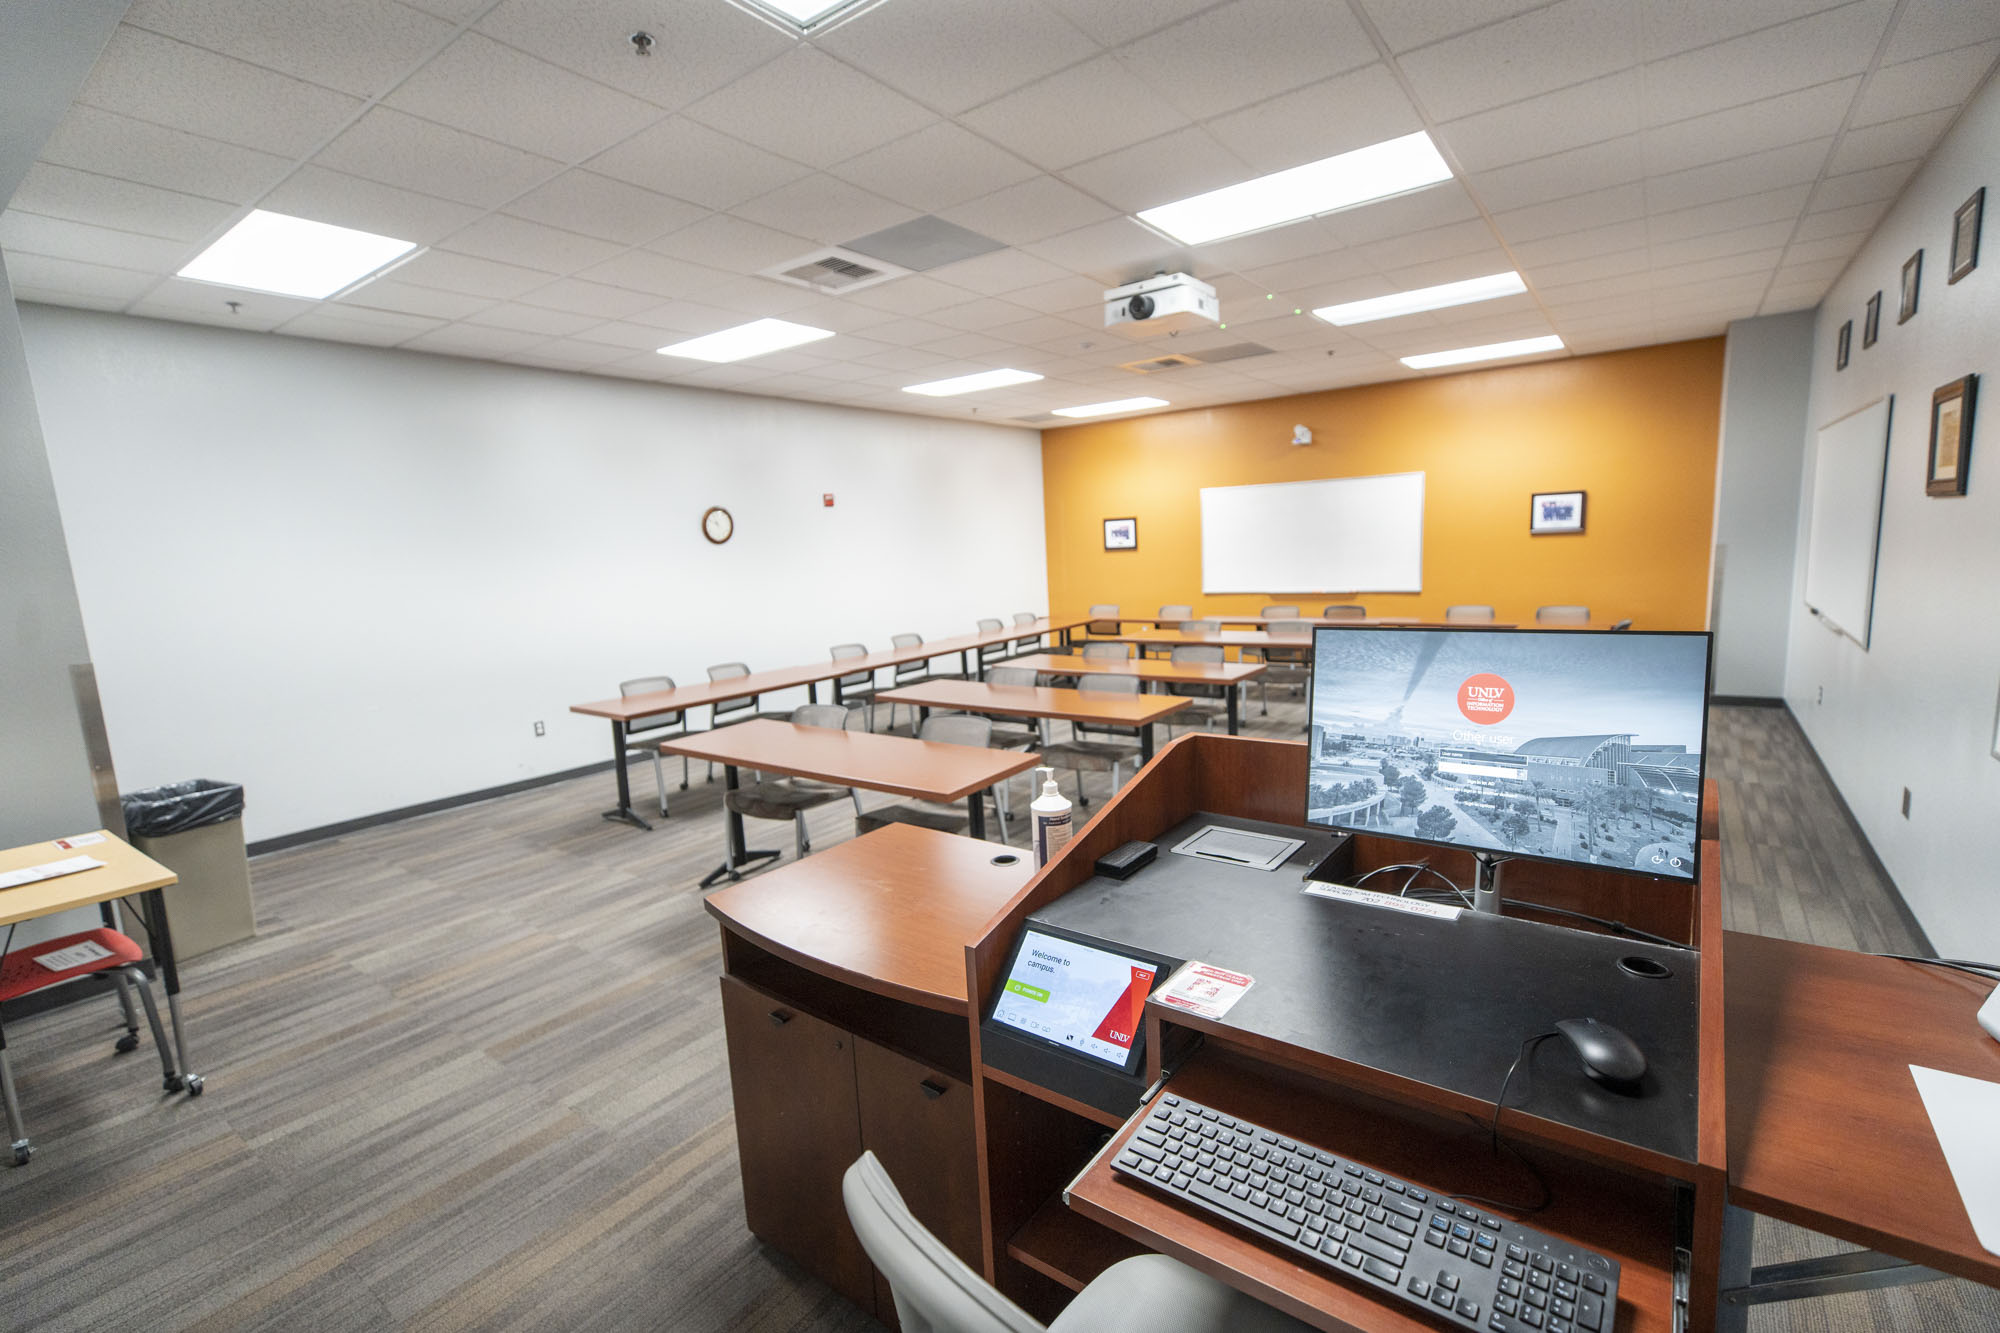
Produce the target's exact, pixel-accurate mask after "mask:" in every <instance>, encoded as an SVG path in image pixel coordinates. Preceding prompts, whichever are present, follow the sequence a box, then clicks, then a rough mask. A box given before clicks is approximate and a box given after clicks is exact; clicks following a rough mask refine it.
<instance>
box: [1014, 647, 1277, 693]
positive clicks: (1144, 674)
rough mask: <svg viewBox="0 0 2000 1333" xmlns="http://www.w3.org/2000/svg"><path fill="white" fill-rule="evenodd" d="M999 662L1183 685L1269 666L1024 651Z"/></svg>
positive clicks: (1242, 677)
mask: <svg viewBox="0 0 2000 1333" xmlns="http://www.w3.org/2000/svg"><path fill="white" fill-rule="evenodd" d="M1188 642H1190V643H1191V642H1193V640H1188ZM1001 665H1003V666H1010V667H1026V668H1027V669H1028V670H1030V671H1039V672H1041V673H1042V674H1044V675H1049V676H1087V675H1091V674H1094V673H1105V674H1113V675H1124V676H1137V677H1138V678H1139V679H1141V680H1170V681H1173V682H1175V683H1176V684H1183V685H1235V684H1238V683H1240V682H1242V681H1246V680H1255V679H1256V678H1257V677H1259V676H1261V675H1263V674H1264V673H1265V672H1267V671H1269V670H1270V669H1271V668H1270V665H1269V664H1268V663H1265V662H1173V661H1169V660H1168V659H1166V658H1162V657H1128V658H1126V659H1125V660H1124V661H1122V662H1119V661H1115V660H1107V659H1105V658H1101V657H1089V658H1086V657H1081V656H1074V655H1064V654H1062V653H1024V654H1023V655H1021V656H1020V657H1010V658H1008V659H1007V660H1006V661H1005V662H1004V663H1002V664H1001Z"/></svg>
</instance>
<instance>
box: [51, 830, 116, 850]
mask: <svg viewBox="0 0 2000 1333" xmlns="http://www.w3.org/2000/svg"><path fill="white" fill-rule="evenodd" d="M103 841H104V835H103V834H102V833H79V834H77V835H76V836H75V837H73V838H57V839H56V846H58V847H60V848H62V849H63V850H64V851H66V852H73V851H75V850H76V849H77V848H79V847H95V846H96V845H97V844H98V843H100V842H103Z"/></svg>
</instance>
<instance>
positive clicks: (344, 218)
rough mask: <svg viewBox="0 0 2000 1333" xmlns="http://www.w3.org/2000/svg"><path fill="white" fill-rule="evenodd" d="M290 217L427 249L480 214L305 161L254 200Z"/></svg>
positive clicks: (441, 200)
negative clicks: (345, 228)
mask: <svg viewBox="0 0 2000 1333" xmlns="http://www.w3.org/2000/svg"><path fill="white" fill-rule="evenodd" d="M258 207H260V208H267V209H270V210H271V211H273V212H277V213H289V214H291V215H293V216H294V217H302V218H311V219H312V220H313V221H315V222H330V223H332V224H333V225H334V226H336V227H355V228H358V229H359V230H361V231H372V232H374V233H376V234H377V235H379V236H394V237H397V238H398V239H400V240H405V241H414V242H416V243H417V244H418V245H431V244H434V243H435V242H437V241H439V240H441V239H443V238H444V237H445V236H448V235H450V234H451V233H452V232H455V231H457V230H458V229H459V228H460V227H463V226H466V225H467V224H468V223H470V222H472V221H473V220H474V219H476V218H477V217H478V216H479V214H480V210H479V209H476V208H472V207H469V206H467V205H465V204H461V203H457V202H454V201H453V200H450V199H439V198H437V197H436V196H435V195H428V194H419V193H416V192H415V191H412V190H404V189H400V188H398V187H396V186H394V185H384V184H382V183H381V182H379V181H371V180H363V179H361V178H360V177H359V176H349V175H347V174H346V173H344V172H339V171H329V170H327V169H326V168H324V167H318V166H313V165H311V164H310V163H308V164H307V165H305V166H302V167H300V168H299V169H298V170H297V171H296V172H294V173H293V174H292V175H291V176H289V177H287V178H286V179H285V182H284V183H283V184H282V185H280V186H278V187H277V188H276V189H274V190H272V191H271V192H270V193H269V194H268V195H266V196H264V198H263V199H262V200H260V201H259V202H258Z"/></svg>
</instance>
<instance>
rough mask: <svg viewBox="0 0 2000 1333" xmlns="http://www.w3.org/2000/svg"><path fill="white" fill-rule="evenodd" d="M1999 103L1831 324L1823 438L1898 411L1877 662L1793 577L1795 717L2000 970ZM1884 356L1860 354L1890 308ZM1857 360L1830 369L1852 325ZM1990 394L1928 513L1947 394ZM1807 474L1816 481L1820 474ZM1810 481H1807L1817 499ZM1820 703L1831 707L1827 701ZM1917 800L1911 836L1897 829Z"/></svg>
mask: <svg viewBox="0 0 2000 1333" xmlns="http://www.w3.org/2000/svg"><path fill="white" fill-rule="evenodd" d="M1996 162H2000V84H1996V83H1992V82H1989V83H1988V84H1987V85H1986V87H1985V88H1984V89H1982V90H1981V91H1980V92H1979V93H1978V94H1977V95H1976V96H1975V97H1974V99H1973V101H1972V102H1971V104H1970V105H1969V106H1968V107H1967V108H1966V110H1965V113H1964V114H1963V116H1962V117H1961V118H1960V120H1959V122H1958V124H1957V125H1956V126H1955V127H1954V128H1953V130H1952V131H1951V132H1950V133H1949V134H1948V135H1947V136H1946V137H1945V139H1944V141H1943V142H1942V143H1941V144H1939V146H1938V148H1937V149H1936V151H1935V152H1934V153H1933V154H1932V156H1931V158H1930V160H1929V161H1928V162H1926V163H1925V164H1924V166H1923V167H1922V169H1921V170H1919V172H1918V173H1917V175H1916V177H1915V178H1914V179H1913V180H1912V182H1911V183H1910V185H1909V187H1908V188H1907V189H1906V190H1905V192H1904V194H1903V196H1902V197H1901V198H1900V199H1899V200H1898V201H1897V202H1896V204H1895V206H1894V207H1893V208H1892V209H1891V210H1890V212H1889V214H1888V216H1887V217H1886V218H1884V219H1883V221H1882V223H1881V225H1880V226H1879V227H1878V228H1877V229H1876V232H1875V234H1874V235H1873V236H1871V237H1870V238H1869V240H1868V242H1867V244H1866V245H1864V246H1863V247H1862V250H1861V253H1860V254H1859V255H1858V256H1857V257H1856V259H1855V261H1854V263H1853V264H1852V265H1851V266H1850V267H1849V268H1848V270H1847V272H1846V273H1844V274H1843V275H1842V276H1841V278H1840V280H1839V281H1838V282H1836V283H1835V284H1834V287H1833V290H1832V291H1831V292H1830V293H1829V294H1828V296H1827V299H1826V301H1825V303H1824V304H1823V305H1822V306H1821V307H1820V311H1819V315H1818V320H1817V324H1816V328H1815V336H1814V351H1813V375H1812V379H1813V384H1812V406H1811V409H1810V415H1809V418H1808V421H1807V429H1808V431H1809V432H1810V431H1816V430H1817V429H1818V428H1819V427H1820V426H1823V425H1825V424H1826V423H1827V422H1830V421H1832V420H1834V419H1835V418H1836V417H1839V416H1841V415H1843V414H1845V413H1847V412H1850V411H1852V410H1853V409H1855V408H1857V407H1859V406H1861V405H1862V404H1864V403H1866V402H1868V401H1869V400H1871V399H1873V398H1876V397H1879V396H1880V395H1882V394H1884V393H1893V394H1894V395H1896V403H1895V414H1894V418H1893V420H1892V422H1891V426H1890V447H1889V470H1888V482H1887V490H1886V494H1885V497H1884V502H1883V506H1882V545H1881V555H1880V559H1879V563H1878V565H1877V575H1876V585H1875V614H1874V634H1873V637H1872V640H1871V643H1870V646H1869V648H1868V649H1867V650H1865V651H1864V650H1863V649H1862V648H1861V647H1859V646H1858V645H1857V644H1855V643H1853V642H1852V641H1850V640H1848V639H1845V638H1842V637H1840V636H1838V635H1836V634H1834V633H1832V632H1831V631H1829V630H1828V629H1826V628H1825V626H1823V625H1821V624H1819V623H1818V622H1817V621H1815V620H1814V619H1813V617H1812V616H1811V615H1809V614H1808V613H1807V612H1806V610H1805V608H1804V605H1803V602H1802V598H1801V593H1802V590H1803V588H1804V564H1803V558H1802V557H1801V560H1800V563H1799V565H1798V568H1797V571H1796V581H1795V584H1794V591H1793V598H1792V607H1791V617H1790V620H1791V651H1790V657H1789V662H1788V665H1787V669H1786V674H1785V698H1786V700H1787V701H1788V702H1789V703H1790V704H1791V706H1792V711H1793V712H1795V713H1797V714H1798V717H1799V721H1800V722H1801V723H1802V724H1803V725H1804V727H1805V731H1806V734H1807V736H1809V737H1810V738H1811V740H1812V743H1813V746H1814V748H1816V749H1817V750H1818V751H1819V753H1820V757H1821V758H1822V759H1824V760H1825V762H1826V765H1827V768H1828V770H1829V771H1831V773H1832V774H1833V778H1834V781H1835V782H1836V783H1837V784H1838V785H1839V787H1840V790H1841V793H1842V794H1843V795H1844V796H1845V797H1846V798H1847V803H1848V804H1849V805H1850V806H1851V807H1853V810H1854V814H1855V817H1856V818H1857V819H1859V820H1860V822H1861V826H1862V828H1863V830H1864V831H1865V832H1866V833H1867V835H1868V840H1869V841H1870V842H1871V843H1872V844H1873V845H1874V847H1875V850H1876V852H1877V854H1878V855H1879V856H1880V857H1881V858H1882V861H1883V864H1884V865H1886V866H1887V867H1888V870H1889V873H1890V874H1891V875H1892V876H1894V877H1895V880H1896V883H1897V885H1898V886H1899V887H1900V888H1901V889H1902V891H1903V896H1904V897H1905V898H1906V899H1907V900H1908V901H1909V904H1910V908H1911V910H1912V911H1914V912H1915V913H1916V915H1917V919H1918V920H1919V921H1920V922H1921V923H1922V925H1923V927H1924V929H1925V931H1926V933H1928V934H1929V936H1930V938H1931V942H1932V944H1934V945H1935V946H1936V947H1937V948H1938V950H1939V951H1940V952H1942V953H1943V954H1945V955H1946V956H1952V957H1971V958H1994V957H1996V956H2000V818H1996V816H2000V760H1996V759H1994V758H1993V757H1992V755H1991V753H1990V749H1991V747H1992V745H1993V729H1994V709H1995V702H1996V698H2000V188H1996V187H2000V172H1996V170H1995V163H1996ZM1982 185H1983V186H1986V187H1987V190H1988V193H1987V212H1986V235H1985V245H1984V251H1983V262H1982V263H1981V265H1980V266H1979V268H1978V269H1977V270H1975V271H1974V272H1973V273H1972V274H1970V275H1969V276H1967V277H1966V278H1965V279H1963V280H1962V281H1960V282H1958V283H1957V284H1956V285H1952V286H1947V285H1946V283H1945V276H1946V273H1947V270H1948V268H1949V264H1950V254H1951V219H1952V213H1953V211H1954V210H1955V209H1957V207H1958V206H1959V204H1961V203H1962V202H1964V200H1965V198H1966V197H1967V196H1968V195H1970V194H1971V193H1972V192H1973V191H1974V190H1975V189H1977V188H1979V187H1980V186H1982ZM1919 247H1922V249H1923V251H1924V280H1923V288H1922V300H1921V304H1920V306H1919V310H1918V313H1917V315H1916V317H1915V318H1914V319H1913V320H1911V321H1910V322H1909V323H1908V324H1904V325H1901V326H1898V325H1897V324H1896V315H1895V312H1896V304H1897V284H1898V277H1899V274H1900V272H1901V269H1902V265H1903V261H1904V260H1906V259H1907V258H1909V256H1910V254H1911V253H1912V252H1913V251H1915V250H1916V249H1918V248H1919ZM1878 289H1879V290H1880V291H1881V292H1882V294H1883V295H1882V301H1883V306H1884V311H1883V316H1882V333H1881V339H1880V341H1879V342H1877V343H1876V345H1875V346H1874V347H1871V348H1867V349H1863V348H1862V346H1861V322H1862V306H1863V303H1864V302H1866V301H1867V299H1868V297H1869V296H1870V295H1871V294H1872V293H1874V292H1875V291H1877V290H1878ZM1850 319H1851V320H1853V321H1854V351H1853V359H1852V361H1851V363H1850V364H1849V366H1848V368H1847V369H1846V370H1844V371H1838V372H1836V371H1835V370H1834V368H1833V361H1834V343H1835V339H1836V338H1837V336H1838V334H1839V331H1840V326H1841V324H1842V323H1844V322H1845V321H1847V320H1850ZM1967 372H1974V373H1978V374H1979V375H1981V376H1982V388H1983V389H1984V390H1985V392H1983V393H1982V394H1981V395H1980V397H1981V399H1982V401H1981V402H1980V404H1979V411H1978V420H1977V421H1976V423H1975V433H1974V439H1973V448H1972V456H1971V464H1970V473H1969V481H1970V489H1969V493H1968V494H1967V495H1966V496H1965V497H1964V498H1961V499H1932V498H1930V497H1928V496H1926V495H1925V494H1924V473H1925V467H1926V463H1927V459H1928V453H1929V439H1930V422H1929V417H1930V398H1931V391H1932V390H1933V389H1936V388H1937V387H1939V386H1940V385H1942V384H1945V383H1947V382H1948V381H1951V380H1954V379H1957V378H1958V377H1959V376H1961V375H1964V374H1966V373H1967ZM1806 471H1807V472H1808V474H1809V473H1810V471H1811V468H1810V464H1808V466H1807V469H1806ZM1811 483H1812V479H1811V477H1810V475H1808V476H1806V477H1805V479H1804V484H1803V487H1802V494H1804V493H1809V491H1810V486H1811ZM1822 689H1824V691H1825V697H1824V702H1820V701H1819V700H1820V691H1821V690H1822ZM1904 787H1908V788H1909V789H1910V791H1911V795H1912V801H1911V810H1910V817H1909V818H1908V819H1904V818H1903V817H1902V816H1901V814H1900V813H1899V812H1898V810H1899V805H1900V801H1901V797H1902V790H1903V788H1904Z"/></svg>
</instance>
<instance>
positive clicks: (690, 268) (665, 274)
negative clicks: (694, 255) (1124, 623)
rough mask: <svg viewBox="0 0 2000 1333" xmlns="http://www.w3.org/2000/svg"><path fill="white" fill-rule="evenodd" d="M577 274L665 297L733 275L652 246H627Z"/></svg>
mask: <svg viewBox="0 0 2000 1333" xmlns="http://www.w3.org/2000/svg"><path fill="white" fill-rule="evenodd" d="M576 276H577V277H580V278H588V279H589V280H590V281H592V282H602V283H607V284H609V285H610V286H613V287H625V288H629V289H631V290H633V291H640V292H650V293H652V294H653V295H654V296H661V297H667V296H698V295H700V294H701V293H703V292H706V291H709V290H711V289H713V288H715V287H716V286H718V285H720V284H722V283H725V282H728V281H729V280H730V279H732V278H733V277H735V276H736V275H735V274H732V273H724V272H723V271H722V270H720V269H714V268H709V267H707V266H705V265H702V264H690V263H688V262H687V261H685V260H681V259H674V258H672V257H670V256H667V255H662V254H655V253H654V252H653V251H651V250H628V251H626V252H625V253H624V254H622V255H619V256H618V257H617V258H615V259H607V260H606V261H604V262H603V263H602V264H596V265H593V266H592V267H590V268H587V269H583V270H581V271H580V272H579V273H577V274H576Z"/></svg>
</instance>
